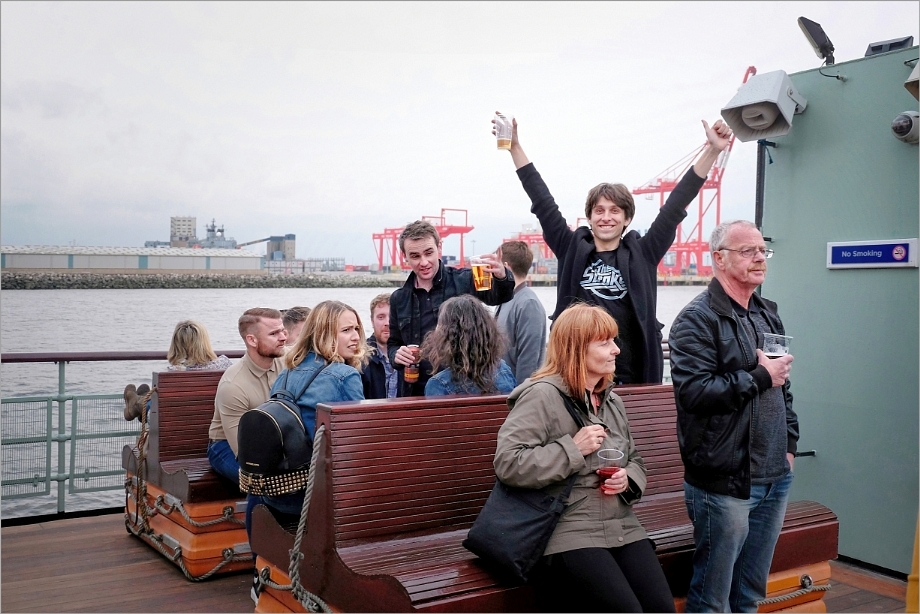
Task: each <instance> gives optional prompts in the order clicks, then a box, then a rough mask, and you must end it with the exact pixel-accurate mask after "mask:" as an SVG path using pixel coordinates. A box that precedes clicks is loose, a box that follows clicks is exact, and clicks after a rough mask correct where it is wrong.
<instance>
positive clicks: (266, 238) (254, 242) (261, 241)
mask: <svg viewBox="0 0 920 614" xmlns="http://www.w3.org/2000/svg"><path fill="white" fill-rule="evenodd" d="M271 240H272V238H271V237H265V238H264V239H256V240H255V241H246V242H245V243H237V244H236V246H237V248H240V247H246V246H247V245H255V244H256V243H265V242H266V241H271Z"/></svg>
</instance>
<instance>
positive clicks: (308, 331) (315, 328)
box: [284, 301, 369, 371]
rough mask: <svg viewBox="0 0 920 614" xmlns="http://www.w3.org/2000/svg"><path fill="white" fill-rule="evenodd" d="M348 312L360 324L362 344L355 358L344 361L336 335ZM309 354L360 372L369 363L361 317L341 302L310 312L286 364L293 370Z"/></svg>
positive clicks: (359, 332)
mask: <svg viewBox="0 0 920 614" xmlns="http://www.w3.org/2000/svg"><path fill="white" fill-rule="evenodd" d="M346 311H350V312H351V313H353V314H355V319H356V320H357V321H358V334H359V336H360V341H359V343H358V351H357V352H356V353H355V355H354V356H353V357H352V358H349V359H348V360H345V359H344V358H342V356H340V355H339V353H338V349H337V348H336V338H337V337H336V335H337V333H338V329H339V316H341V315H342V314H343V313H345V312H346ZM310 352H315V353H316V355H317V356H319V357H321V358H323V359H324V360H326V361H328V362H344V363H345V364H347V365H349V366H351V367H354V368H355V369H357V370H358V371H360V370H361V369H362V368H363V367H364V365H365V364H366V363H367V359H368V356H369V351H368V347H367V339H366V338H365V336H364V325H363V324H361V316H359V315H358V312H357V311H355V310H354V309H353V308H352V307H349V306H348V305H346V304H345V303H341V302H339V301H323V302H322V303H320V304H318V305H317V306H316V307H314V308H313V310H312V311H310V315H308V316H307V319H306V321H305V322H304V325H303V330H302V331H300V336H299V337H298V338H297V341H296V342H294V345H293V346H291V348H290V349H289V350H288V352H287V354H286V355H285V359H284V360H285V364H286V366H287V368H288V369H293V368H294V367H296V366H297V365H299V364H300V363H302V362H303V359H304V358H306V357H307V354H309V353H310Z"/></svg>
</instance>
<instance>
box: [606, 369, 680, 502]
mask: <svg viewBox="0 0 920 614" xmlns="http://www.w3.org/2000/svg"><path fill="white" fill-rule="evenodd" d="M614 392H616V393H617V394H618V395H619V396H620V398H622V399H623V405H624V406H625V407H626V415H627V416H628V417H629V429H630V431H631V432H632V434H633V438H634V439H635V441H636V448H638V450H639V454H640V455H641V456H642V460H644V461H645V468H646V470H647V472H648V485H647V486H646V489H645V493H644V494H643V496H644V497H650V496H652V495H659V494H664V493H674V492H680V493H683V483H684V465H683V462H682V461H681V460H680V449H679V448H678V445H677V406H676V405H675V403H674V386H672V385H671V384H660V385H656V386H621V387H619V388H616V389H614Z"/></svg>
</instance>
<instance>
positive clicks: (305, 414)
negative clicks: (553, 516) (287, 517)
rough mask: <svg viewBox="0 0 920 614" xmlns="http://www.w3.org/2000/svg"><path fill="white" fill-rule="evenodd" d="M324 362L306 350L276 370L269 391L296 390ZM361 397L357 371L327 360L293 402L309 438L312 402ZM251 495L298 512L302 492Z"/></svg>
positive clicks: (313, 411)
mask: <svg viewBox="0 0 920 614" xmlns="http://www.w3.org/2000/svg"><path fill="white" fill-rule="evenodd" d="M324 364H325V361H324V360H323V359H322V358H319V357H318V356H317V355H316V354H315V353H313V352H310V353H309V354H307V356H306V357H305V358H304V359H303V362H301V363H300V364H299V365H297V366H296V367H294V368H293V369H285V370H284V371H282V372H281V373H279V374H278V379H276V380H275V383H274V384H273V385H272V389H271V394H274V393H275V392H277V391H278V390H281V389H283V388H287V390H289V391H291V393H292V394H296V393H297V391H298V390H300V389H301V388H303V385H304V384H306V383H307V380H308V379H309V378H310V377H311V376H312V375H313V374H314V373H315V372H316V371H317V370H319V369H322V368H323V365H324ZM285 380H287V384H285ZM363 400H364V390H363V387H362V385H361V374H360V373H358V371H357V370H356V369H355V368H354V367H350V366H348V365H346V364H345V363H342V362H333V363H329V366H328V367H326V368H325V369H323V371H322V373H320V374H319V375H317V376H316V379H314V380H313V382H312V383H311V384H310V386H309V388H307V389H306V390H305V391H304V393H303V394H302V395H300V398H299V399H297V405H298V407H300V415H301V417H302V418H303V423H304V426H306V427H307V433H308V434H309V436H310V439H313V438H314V437H315V436H316V405H317V404H318V403H332V402H334V401H363ZM252 498H253V496H252V495H250V502H251V504H252V505H255V503H256V502H259V501H261V502H264V503H265V504H267V505H268V506H269V507H271V508H274V509H276V510H278V511H280V512H283V513H286V514H300V509H301V506H302V505H303V498H304V492H303V491H300V492H296V493H292V494H289V495H280V496H277V497H271V496H264V497H259V498H256V499H257V501H255V500H252Z"/></svg>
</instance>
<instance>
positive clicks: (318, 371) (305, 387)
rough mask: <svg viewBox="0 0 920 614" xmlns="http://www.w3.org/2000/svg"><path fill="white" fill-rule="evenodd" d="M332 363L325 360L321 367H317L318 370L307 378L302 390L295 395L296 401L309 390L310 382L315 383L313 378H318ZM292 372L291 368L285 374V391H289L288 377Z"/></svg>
mask: <svg viewBox="0 0 920 614" xmlns="http://www.w3.org/2000/svg"><path fill="white" fill-rule="evenodd" d="M330 364H331V363H328V362H324V364H323V366H322V367H320V368H319V369H317V370H316V371H314V372H313V375H311V376H310V379H308V380H307V383H306V384H304V385H303V387H302V388H301V389H300V392H298V393H297V395H296V396H295V397H294V402H295V403H296V402H297V401H298V399H300V397H302V396H303V393H305V392H306V391H307V388H309V387H310V384H312V383H313V380H315V379H316V376H317V375H319V374H320V373H322V372H323V370H324V369H325V368H326V367H328V366H329V365H330ZM290 372H291V370H290V369H288V372H287V373H285V374H284V386H283V389H284V390H285V391H287V377H288V375H289V374H290Z"/></svg>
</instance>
